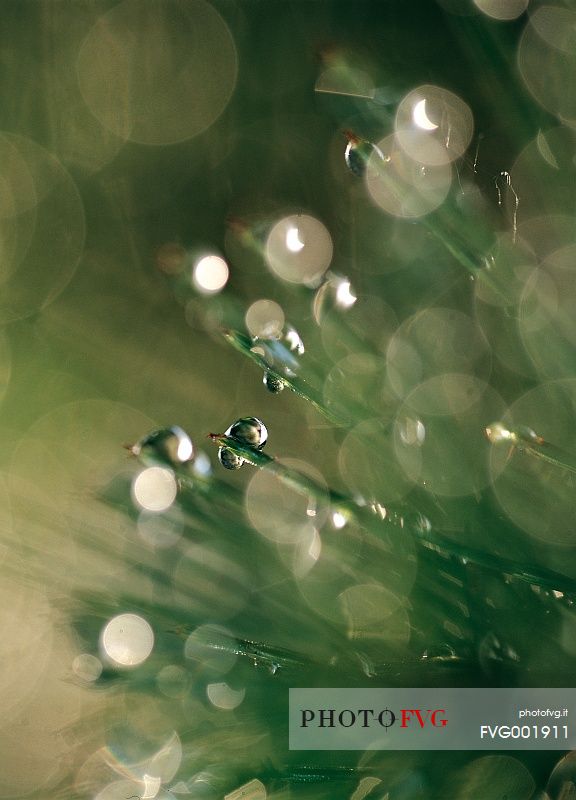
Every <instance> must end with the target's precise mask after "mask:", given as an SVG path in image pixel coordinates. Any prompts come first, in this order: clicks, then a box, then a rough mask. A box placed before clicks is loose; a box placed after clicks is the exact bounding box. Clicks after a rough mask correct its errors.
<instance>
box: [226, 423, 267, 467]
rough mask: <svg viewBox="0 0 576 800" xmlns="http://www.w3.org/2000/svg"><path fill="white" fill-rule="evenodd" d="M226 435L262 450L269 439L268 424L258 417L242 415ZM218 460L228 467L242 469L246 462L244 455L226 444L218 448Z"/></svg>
mask: <svg viewBox="0 0 576 800" xmlns="http://www.w3.org/2000/svg"><path fill="white" fill-rule="evenodd" d="M224 435H225V436H227V437H228V438H229V439H233V440H235V441H236V442H238V443H239V444H241V445H246V446H248V447H253V448H254V449H256V450H261V449H262V448H263V447H264V445H265V444H266V442H267V440H268V431H267V429H266V426H265V425H264V423H263V422H262V421H261V420H259V419H258V418H257V417H242V418H241V419H238V420H236V422H234V423H233V424H232V425H230V427H229V428H228V429H227V430H226V431H225V433H224ZM218 460H219V461H220V463H221V464H222V466H223V467H225V468H226V469H240V467H241V466H242V464H243V463H244V459H243V458H242V456H239V455H238V454H237V453H235V452H234V450H232V448H230V447H226V446H224V445H223V446H221V447H219V448H218Z"/></svg>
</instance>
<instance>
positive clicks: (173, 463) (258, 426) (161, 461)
mask: <svg viewBox="0 0 576 800" xmlns="http://www.w3.org/2000/svg"><path fill="white" fill-rule="evenodd" d="M224 436H227V437H228V438H229V439H233V440H234V441H236V442H238V444H240V445H244V446H247V447H253V448H254V449H256V450H261V449H262V448H263V447H264V445H265V444H266V441H267V439H268V431H267V429H266V426H265V425H264V423H263V422H262V421H261V420H259V419H258V418H257V417H242V418H241V419H238V420H236V422H234V423H233V424H232V425H230V427H229V428H228V429H227V430H226V431H225V433H224ZM128 449H129V450H130V452H131V453H132V454H133V455H135V456H137V457H138V458H140V460H141V461H142V462H143V463H144V464H148V465H155V466H157V465H162V466H167V467H170V468H174V467H179V466H182V465H183V464H187V463H189V462H191V461H192V460H193V457H194V446H193V444H192V440H191V439H190V437H189V436H188V434H187V433H186V431H184V430H183V429H182V428H180V427H179V426H178V425H172V426H170V427H169V428H161V429H159V430H155V431H152V433H149V434H147V435H146V436H144V437H143V438H142V439H140V441H139V442H137V443H136V444H135V445H131V446H129V447H128ZM218 459H219V461H220V463H221V464H222V466H223V467H226V469H239V468H240V467H241V466H242V464H243V463H244V459H243V458H242V457H241V456H239V455H237V454H236V453H235V452H234V450H232V448H230V447H226V446H224V445H223V446H221V447H220V448H219V449H218Z"/></svg>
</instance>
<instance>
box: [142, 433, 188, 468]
mask: <svg viewBox="0 0 576 800" xmlns="http://www.w3.org/2000/svg"><path fill="white" fill-rule="evenodd" d="M130 452H131V453H133V454H134V455H135V456H137V457H138V458H139V459H140V460H141V461H142V463H144V464H146V465H150V466H158V465H161V466H169V467H178V466H180V465H182V464H185V463H186V462H188V461H191V460H192V457H193V455H194V445H193V444H192V440H191V439H190V437H189V436H188V434H187V433H186V431H184V430H182V428H180V427H178V425H172V426H170V427H169V428H160V429H159V430H156V431H152V432H151V433H148V434H147V435H146V436H144V437H143V438H142V439H140V441H139V442H137V443H136V444H135V445H133V446H132V447H131V448H130Z"/></svg>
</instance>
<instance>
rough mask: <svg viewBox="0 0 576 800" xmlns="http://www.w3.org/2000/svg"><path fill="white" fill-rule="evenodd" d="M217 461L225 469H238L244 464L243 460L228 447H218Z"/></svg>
mask: <svg viewBox="0 0 576 800" xmlns="http://www.w3.org/2000/svg"><path fill="white" fill-rule="evenodd" d="M218 461H219V462H220V463H221V464H222V466H223V467H225V468H226V469H240V467H241V466H242V464H243V463H244V459H243V458H242V457H241V456H238V455H236V453H235V452H234V451H233V450H230V448H229V447H220V448H219V449H218Z"/></svg>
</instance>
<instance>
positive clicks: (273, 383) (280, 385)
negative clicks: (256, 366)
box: [262, 370, 286, 394]
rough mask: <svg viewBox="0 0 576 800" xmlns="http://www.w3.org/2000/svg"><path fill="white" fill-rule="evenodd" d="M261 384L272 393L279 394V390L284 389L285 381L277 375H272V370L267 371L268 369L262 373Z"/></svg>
mask: <svg viewBox="0 0 576 800" xmlns="http://www.w3.org/2000/svg"><path fill="white" fill-rule="evenodd" d="M262 382H263V384H264V386H265V387H266V388H267V389H268V391H269V392H271V393H272V394H279V392H281V391H283V390H284V387H285V386H286V383H285V382H284V381H283V380H282V378H279V377H278V376H277V375H274V373H273V372H269V371H268V370H267V371H266V372H265V373H264V378H263V381H262Z"/></svg>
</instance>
